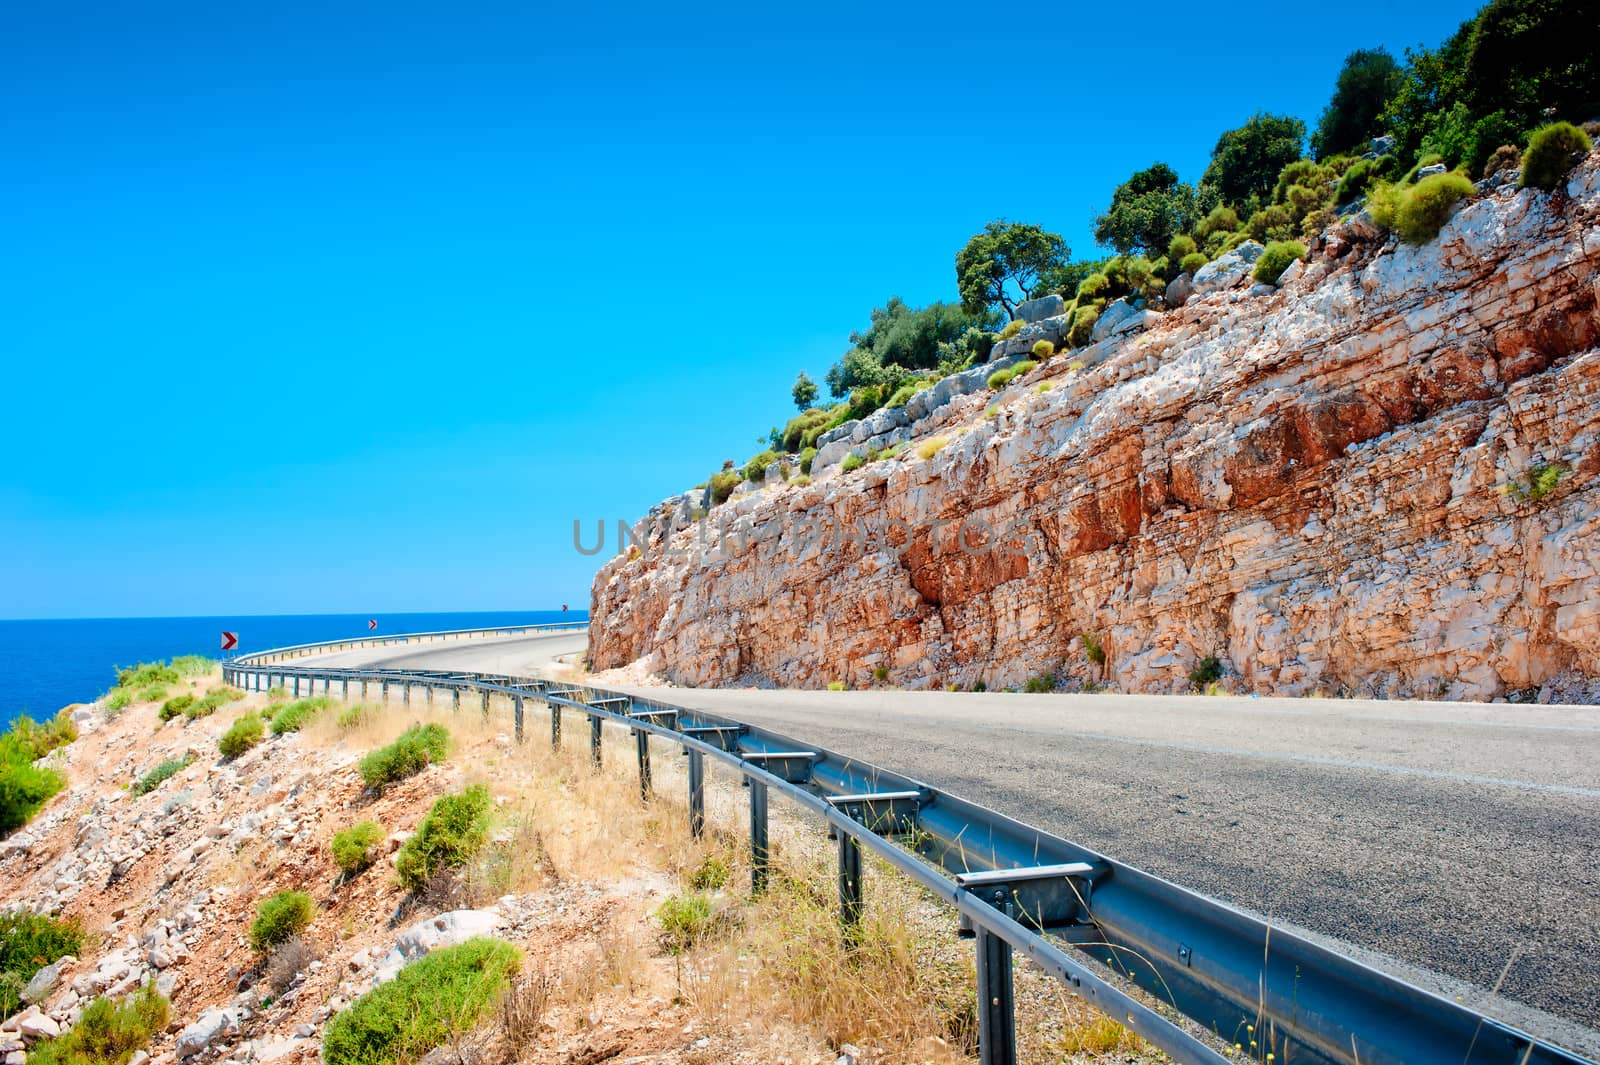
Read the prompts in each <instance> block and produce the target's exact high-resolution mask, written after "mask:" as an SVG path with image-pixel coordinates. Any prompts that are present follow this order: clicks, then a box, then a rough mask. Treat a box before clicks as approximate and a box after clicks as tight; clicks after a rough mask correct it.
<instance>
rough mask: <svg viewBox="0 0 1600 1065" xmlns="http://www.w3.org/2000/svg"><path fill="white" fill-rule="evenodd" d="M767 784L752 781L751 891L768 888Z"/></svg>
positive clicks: (759, 891) (753, 892)
mask: <svg viewBox="0 0 1600 1065" xmlns="http://www.w3.org/2000/svg"><path fill="white" fill-rule="evenodd" d="M767 853H768V852H767V786H766V784H764V783H762V782H761V781H759V780H752V781H750V893H751V894H752V895H759V894H761V893H762V892H763V891H765V890H767Z"/></svg>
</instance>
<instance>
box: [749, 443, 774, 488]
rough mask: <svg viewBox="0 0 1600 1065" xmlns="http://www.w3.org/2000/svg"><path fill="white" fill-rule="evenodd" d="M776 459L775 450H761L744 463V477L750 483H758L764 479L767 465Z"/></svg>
mask: <svg viewBox="0 0 1600 1065" xmlns="http://www.w3.org/2000/svg"><path fill="white" fill-rule="evenodd" d="M777 461H778V453H777V452H776V451H763V452H762V453H761V454H759V455H757V456H756V457H755V458H753V459H751V460H750V461H749V462H747V463H745V464H744V479H745V480H747V481H749V482H751V483H752V484H760V483H761V482H762V481H764V480H766V477H767V467H768V466H770V465H771V464H772V463H774V462H777Z"/></svg>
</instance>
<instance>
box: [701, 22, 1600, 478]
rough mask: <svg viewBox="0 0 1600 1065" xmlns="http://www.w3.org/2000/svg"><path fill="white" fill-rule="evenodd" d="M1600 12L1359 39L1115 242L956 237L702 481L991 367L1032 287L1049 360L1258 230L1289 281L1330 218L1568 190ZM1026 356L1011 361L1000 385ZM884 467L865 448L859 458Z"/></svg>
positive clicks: (1417, 229)
mask: <svg viewBox="0 0 1600 1065" xmlns="http://www.w3.org/2000/svg"><path fill="white" fill-rule="evenodd" d="M1592 20H1593V12H1592V10H1590V9H1589V8H1587V7H1586V6H1585V5H1582V4H1550V3H1544V2H1541V0H1492V2H1491V3H1489V4H1487V5H1485V6H1484V7H1483V8H1481V9H1480V10H1479V11H1478V12H1477V13H1476V14H1475V15H1473V16H1472V17H1471V18H1469V19H1467V20H1466V21H1465V22H1463V23H1462V24H1461V26H1460V27H1459V28H1458V29H1457V30H1456V31H1455V32H1454V33H1453V34H1451V35H1450V36H1449V37H1448V38H1447V39H1446V40H1445V41H1444V42H1443V43H1441V44H1440V45H1438V46H1437V47H1434V48H1421V47H1419V48H1417V49H1415V50H1408V51H1407V52H1406V53H1405V54H1404V55H1403V56H1402V57H1398V58H1397V57H1396V56H1394V55H1393V54H1391V53H1390V52H1388V51H1387V50H1386V49H1384V48H1381V47H1378V48H1365V49H1359V50H1357V51H1354V52H1352V53H1350V55H1349V56H1347V57H1346V58H1345V61H1344V65H1343V67H1342V68H1341V70H1340V71H1339V74H1338V75H1337V77H1336V79H1335V82H1334V85H1333V86H1332V87H1331V88H1332V91H1331V94H1330V99H1329V101H1328V104H1327V106H1326V107H1325V108H1324V109H1323V110H1322V112H1321V114H1320V115H1319V116H1318V117H1317V119H1316V121H1315V123H1313V124H1312V125H1310V126H1309V127H1308V125H1307V123H1306V122H1305V121H1303V120H1302V119H1301V118H1297V117H1294V116H1291V115H1280V114H1270V113H1266V112H1258V113H1257V114H1255V115H1253V116H1251V117H1250V118H1249V119H1248V120H1247V121H1245V122H1244V123H1243V124H1242V125H1240V126H1238V127H1237V128H1235V129H1230V130H1225V131H1223V132H1222V133H1221V134H1220V135H1219V136H1218V138H1217V140H1216V143H1215V146H1214V147H1213V149H1212V153H1211V158H1210V160H1209V162H1208V163H1207V166H1206V168H1205V170H1204V171H1203V172H1202V173H1201V175H1200V178H1199V180H1198V181H1196V182H1192V183H1191V182H1187V181H1184V180H1182V178H1181V177H1180V176H1179V174H1178V173H1177V172H1176V171H1175V170H1174V169H1173V168H1172V167H1170V166H1169V165H1167V164H1166V163H1164V162H1161V161H1155V162H1152V163H1151V165H1149V166H1148V167H1145V168H1144V169H1142V170H1139V171H1136V172H1135V173H1133V174H1131V175H1129V177H1128V178H1127V179H1126V180H1125V181H1123V182H1122V183H1121V184H1119V185H1117V186H1116V187H1115V188H1114V189H1112V190H1110V195H1109V198H1108V200H1107V201H1103V202H1104V203H1105V206H1104V208H1103V209H1102V210H1100V211H1099V212H1098V213H1097V214H1096V215H1095V218H1094V236H1095V240H1096V242H1097V244H1098V245H1099V249H1098V251H1097V253H1096V254H1091V255H1089V256H1074V254H1073V252H1072V249H1071V248H1069V247H1068V246H1067V243H1066V241H1065V240H1064V239H1062V237H1061V236H1060V234H1057V233H1053V232H1051V231H1050V230H1048V229H1047V228H1045V227H1043V226H1040V225H1036V224H1033V223H1028V222H1014V221H1007V220H1004V219H998V220H995V221H993V222H990V223H989V224H988V225H986V226H985V227H984V228H983V230H982V231H981V232H979V233H976V234H974V235H973V236H972V237H971V238H970V239H969V240H968V241H967V242H966V244H965V245H964V246H963V247H961V248H960V249H959V250H958V251H957V252H956V255H955V278H954V281H955V290H954V298H953V299H951V300H950V301H948V302H934V303H930V304H928V305H926V306H922V307H914V306H911V305H910V304H908V303H906V302H905V301H904V300H902V299H900V298H899V297H897V296H895V297H890V298H889V299H888V300H887V301H885V303H884V304H883V306H881V307H877V308H874V309H873V310H872V311H871V312H870V313H869V314H868V315H867V323H866V325H865V327H864V328H862V329H860V330H857V331H856V332H854V333H851V334H850V336H849V339H848V344H847V346H846V348H845V351H844V354H843V355H841V356H840V358H839V359H838V361H837V362H835V363H834V364H833V365H832V366H831V367H829V368H828V370H827V372H826V373H825V374H823V375H822V380H821V382H820V384H819V382H817V381H815V380H813V379H812V378H811V377H810V376H809V375H808V374H806V373H805V372H801V373H800V374H798V375H797V377H796V378H795V382H794V384H793V386H792V388H791V390H790V395H789V398H790V400H792V402H793V403H794V408H795V410H796V412H797V413H795V415H794V416H793V417H792V418H790V419H789V420H788V421H787V422H786V423H785V424H783V425H781V426H775V427H773V428H772V429H771V430H770V431H769V432H768V434H767V435H766V436H765V437H764V438H762V439H761V441H760V444H761V447H762V448H763V450H762V451H761V453H760V454H759V455H757V456H756V457H755V458H754V459H751V460H750V461H748V462H746V463H743V464H739V463H736V462H735V461H733V460H731V459H730V460H727V461H726V462H724V463H723V467H722V469H721V470H719V471H718V472H716V473H714V474H712V475H711V477H710V478H709V479H708V480H707V481H706V482H704V483H703V484H702V485H701V487H705V488H708V489H709V492H710V504H711V505H712V506H717V505H720V504H722V503H724V502H726V501H727V500H728V499H729V498H730V497H731V496H732V494H733V492H734V490H735V489H737V488H738V487H739V486H740V484H741V483H749V484H751V485H753V486H758V487H759V486H764V485H765V484H766V483H767V478H766V472H765V471H766V469H767V467H768V466H769V465H770V464H771V463H772V462H774V461H777V460H779V459H781V458H784V457H788V458H789V459H790V460H792V462H798V463H800V464H801V465H802V472H803V473H805V474H810V473H811V470H810V458H809V456H808V455H807V452H811V453H812V454H814V453H815V448H816V447H817V446H818V441H819V438H820V437H821V436H822V435H823V434H824V433H826V432H828V431H829V430H831V429H834V428H837V427H839V426H841V425H843V424H844V423H846V422H848V421H852V420H855V419H859V418H864V417H866V416H867V415H869V414H871V413H873V412H874V411H876V410H879V409H880V408H884V407H898V406H903V405H905V404H906V403H907V402H909V401H910V400H911V399H912V397H914V396H915V395H916V394H917V393H918V392H919V391H921V390H922V389H925V388H927V387H929V386H931V385H932V384H933V383H934V382H936V381H937V380H938V379H939V378H941V377H944V376H947V375H949V374H952V373H955V372H958V371H960V370H963V369H967V368H969V367H972V366H977V365H981V364H982V363H984V362H985V361H987V360H988V358H989V356H990V353H991V352H992V351H993V349H994V346H995V345H996V344H997V343H999V342H1001V341H1004V340H1008V339H1010V338H1012V337H1014V336H1017V335H1018V334H1019V333H1020V332H1021V331H1022V330H1023V328H1024V327H1025V323H1024V322H1023V321H1022V320H1021V318H1019V317H1018V308H1019V306H1020V305H1021V304H1022V303H1023V302H1024V301H1026V300H1028V299H1033V298H1037V297H1042V296H1050V295H1055V296H1060V297H1061V299H1062V301H1063V307H1062V310H1061V312H1060V313H1063V314H1065V316H1066V322H1067V328H1066V331H1065V333H1066V335H1065V337H1064V342H1063V343H1061V344H1059V345H1056V344H1052V343H1051V342H1050V341H1047V340H1040V341H1036V342H1035V343H1034V344H1032V345H1030V350H1029V355H1030V357H1031V359H1033V360H1037V361H1039V362H1045V361H1048V360H1051V359H1054V358H1057V357H1059V356H1060V354H1061V353H1062V352H1065V351H1071V350H1072V349H1074V348H1081V347H1084V346H1085V345H1087V344H1088V343H1089V341H1090V338H1091V335H1092V333H1093V329H1094V326H1095V323H1096V321H1097V320H1098V319H1099V317H1100V315H1101V313H1102V312H1103V311H1104V310H1105V308H1106V307H1107V306H1109V305H1110V304H1111V303H1112V302H1113V301H1115V300H1118V299H1126V300H1128V301H1130V302H1132V303H1135V304H1142V303H1146V302H1153V301H1156V300H1158V299H1159V298H1160V297H1161V295H1162V294H1163V292H1164V290H1165V288H1166V286H1167V285H1168V284H1169V283H1170V282H1171V281H1172V280H1174V279H1175V278H1177V277H1178V276H1179V275H1180V274H1189V275H1192V274H1194V273H1195V272H1197V271H1198V270H1200V269H1201V268H1203V267H1204V266H1205V265H1206V264H1207V263H1208V262H1211V261H1212V260H1214V259H1216V258H1218V257H1219V256H1221V255H1224V254H1226V253H1227V252H1229V251H1232V250H1233V249H1234V248H1236V247H1238V246H1239V245H1240V244H1242V243H1244V242H1245V241H1247V240H1253V241H1257V242H1259V243H1261V244H1263V245H1266V246H1267V249H1268V254H1267V255H1265V256H1262V258H1261V259H1260V260H1258V261H1257V265H1256V266H1255V269H1254V277H1255V280H1257V281H1259V282H1262V283H1265V284H1275V283H1276V282H1277V281H1278V279H1279V278H1280V277H1281V275H1282V273H1283V271H1284V270H1285V269H1287V268H1288V267H1289V265H1290V264H1291V263H1292V262H1293V261H1294V260H1295V259H1299V258H1304V257H1305V256H1306V254H1307V252H1306V247H1307V246H1308V245H1309V244H1311V243H1312V242H1313V241H1314V240H1315V239H1316V237H1317V235H1318V234H1319V233H1321V232H1322V231H1323V230H1324V229H1326V228H1327V227H1328V226H1329V225H1331V224H1332V223H1334V222H1336V221H1338V220H1339V219H1340V218H1341V217H1344V216H1347V215H1350V214H1353V213H1355V212H1356V211H1359V210H1361V209H1362V208H1363V207H1364V208H1366V209H1367V210H1368V211H1369V213H1370V215H1371V217H1372V218H1373V220H1374V221H1375V222H1376V224H1377V225H1379V226H1380V227H1381V228H1383V229H1385V230H1388V231H1390V232H1392V233H1395V234H1397V235H1398V236H1399V237H1400V239H1402V240H1404V241H1406V242H1409V243H1414V244H1425V243H1427V242H1429V241H1432V240H1433V239H1435V238H1436V237H1437V236H1438V233H1439V230H1440V229H1441V228H1442V227H1443V225H1444V224H1445V222H1446V221H1448V220H1449V218H1450V216H1451V214H1452V213H1453V212H1454V211H1455V210H1456V209H1457V207H1458V206H1459V205H1460V204H1461V203H1462V202H1463V201H1464V200H1466V199H1468V198H1469V197H1471V196H1473V195H1475V190H1474V188H1473V182H1474V181H1476V180H1478V179H1480V178H1483V177H1488V176H1490V175H1493V174H1496V173H1500V172H1502V171H1508V170H1516V169H1518V168H1520V169H1521V175H1520V179H1519V183H1520V184H1521V185H1522V186H1523V187H1526V188H1536V189H1544V190H1553V189H1556V188H1557V187H1559V186H1560V185H1561V183H1562V182H1563V181H1564V180H1565V177H1566V174H1567V172H1568V171H1569V170H1570V169H1571V167H1572V165H1573V163H1574V162H1575V161H1576V160H1577V159H1579V158H1581V157H1582V155H1583V154H1584V153H1586V152H1588V151H1589V150H1590V149H1591V147H1592V142H1593V138H1594V136H1595V135H1596V134H1600V128H1594V127H1593V124H1591V127H1590V128H1587V129H1585V128H1584V127H1582V126H1580V125H1577V123H1582V122H1587V121H1589V120H1591V119H1594V118H1595V117H1596V116H1597V115H1600V60H1597V59H1596V58H1595V54H1596V50H1595V49H1594V47H1593V42H1592V38H1593V36H1594V26H1593V25H1592V24H1591V23H1592ZM1380 138H1381V139H1380ZM1067 209H1068V210H1072V209H1073V208H1071V206H1070V205H1068V207H1067ZM1026 372H1027V371H1026V370H1025V369H1022V368H1021V367H1014V368H1012V369H1011V370H1003V371H1000V372H999V373H998V374H996V375H995V376H992V377H991V378H990V379H989V386H990V387H991V388H993V389H999V388H1003V387H1004V386H1005V385H1006V384H1008V383H1009V381H1010V380H1011V378H1013V377H1016V376H1021V375H1022V374H1024V373H1026ZM1007 375H1009V376H1007ZM866 464H867V460H866V459H865V458H861V457H852V458H846V459H845V460H844V467H843V468H844V469H845V470H846V471H847V472H848V471H850V470H856V469H860V468H861V467H862V466H864V465H866Z"/></svg>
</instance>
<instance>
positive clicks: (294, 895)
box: [250, 891, 317, 954]
mask: <svg viewBox="0 0 1600 1065" xmlns="http://www.w3.org/2000/svg"><path fill="white" fill-rule="evenodd" d="M316 912H317V908H316V905H315V904H314V903H313V902H312V901H311V896H310V895H307V894H306V893H305V892H304V891H280V892H278V893H277V894H275V895H273V896H272V897H270V898H267V899H263V900H262V902H261V905H259V906H257V907H256V919H255V921H254V922H253V923H252V924H251V925H250V946H251V947H253V948H254V949H255V950H256V951H258V952H260V953H262V954H268V953H271V951H272V948H274V947H276V946H278V945H279V944H281V943H284V942H286V941H288V940H289V939H291V938H293V937H295V936H298V935H299V934H300V933H301V932H304V931H305V930H306V929H307V928H308V927H310V925H311V919H312V918H313V917H315V916H316Z"/></svg>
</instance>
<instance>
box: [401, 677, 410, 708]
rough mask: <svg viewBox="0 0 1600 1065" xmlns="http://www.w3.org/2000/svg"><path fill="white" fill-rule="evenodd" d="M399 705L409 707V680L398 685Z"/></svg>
mask: <svg viewBox="0 0 1600 1065" xmlns="http://www.w3.org/2000/svg"><path fill="white" fill-rule="evenodd" d="M400 705H401V706H410V705H411V682H410V681H409V680H408V681H406V682H405V683H404V684H402V685H400Z"/></svg>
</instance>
